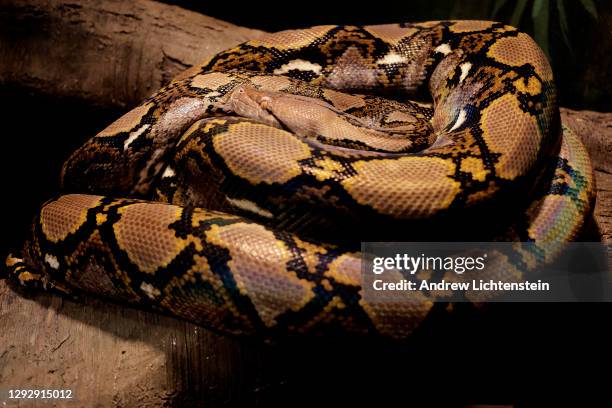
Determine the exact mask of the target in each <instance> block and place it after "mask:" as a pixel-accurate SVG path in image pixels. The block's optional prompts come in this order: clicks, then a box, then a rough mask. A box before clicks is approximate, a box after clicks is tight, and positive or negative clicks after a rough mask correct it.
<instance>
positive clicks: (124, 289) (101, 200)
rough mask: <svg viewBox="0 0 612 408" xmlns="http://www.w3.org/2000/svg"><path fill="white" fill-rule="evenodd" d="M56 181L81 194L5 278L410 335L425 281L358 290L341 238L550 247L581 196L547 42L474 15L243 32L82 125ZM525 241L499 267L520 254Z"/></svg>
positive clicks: (583, 187)
mask: <svg viewBox="0 0 612 408" xmlns="http://www.w3.org/2000/svg"><path fill="white" fill-rule="evenodd" d="M239 89H246V90H251V91H249V92H250V93H249V92H246V93H245V94H240V95H237V94H236V93H237V92H238V90H239ZM253 95H255V96H253ZM409 97H411V98H414V99H416V100H418V101H409V100H407V98H409ZM277 101H282V104H280V105H275V103H276V102H277ZM419 101H420V102H419ZM423 101H429V102H423ZM311 106H312V107H316V109H315V108H312V110H311V109H310V107H311ZM243 111H244V112H246V113H248V114H240V115H238V114H237V113H238V112H243ZM311 111H312V112H318V113H309V112H311ZM321 112H322V113H321ZM330 112H333V113H334V115H330ZM293 113H299V114H300V115H301V116H300V117H299V118H297V117H294V116H292V114H293ZM309 115H310V116H309ZM317 115H325V117H326V118H327V119H325V120H323V119H321V120H319V121H317V118H321V117H322V116H317ZM300 118H301V119H305V120H306V122H300V120H301V119H300ZM302 123H308V125H304V126H305V127H308V128H304V129H301V128H300V126H301V125H302ZM313 123H314V124H315V125H316V126H313ZM292 129H293V130H292ZM295 129H297V130H298V131H294V130H295ZM313 129H315V130H313ZM347 129H355V131H354V133H353V131H349V130H347ZM372 129H374V130H375V131H373V130H372ZM364 135H365V136H364ZM372 135H373V136H372ZM380 135H383V137H386V138H388V139H385V140H384V142H385V143H386V144H385V143H382V144H380V143H379V140H377V139H376V137H378V136H380ZM370 136H372V137H370ZM394 138H397V140H398V141H399V142H397V143H396V140H395V139H394ZM404 139H405V140H406V144H405V147H403V146H402V145H401V143H403V141H402V140H404ZM389 146H390V148H389ZM397 146H400V147H397ZM393 149H395V150H393ZM62 185H63V190H64V191H63V192H64V193H78V194H67V195H63V196H60V197H59V198H57V199H55V200H52V201H50V202H49V203H47V204H46V205H45V206H44V207H43V209H42V210H41V214H40V216H39V217H38V218H37V221H36V223H35V225H34V229H33V237H32V239H31V240H30V241H29V243H28V244H26V247H25V249H24V253H23V256H22V257H12V256H11V257H9V258H8V259H7V267H8V270H9V272H10V275H11V276H12V277H13V278H14V279H16V280H18V281H20V282H21V283H22V284H25V285H28V284H30V285H32V286H40V284H41V283H44V284H46V283H49V284H50V285H55V286H56V287H60V288H67V289H66V290H68V291H70V290H85V291H88V292H92V293H96V294H100V295H103V296H107V297H111V298H114V299H118V300H122V301H126V302H131V303H135V304H139V305H144V306H148V307H152V308H154V309H157V310H162V311H165V312H169V313H172V314H174V315H177V316H180V317H182V318H185V319H188V320H190V321H194V322H197V323H199V324H204V325H207V326H209V327H212V328H216V329H219V330H222V331H225V332H230V333H237V334H259V335H263V336H267V337H270V336H282V335H286V334H298V333H300V334H301V333H331V332H338V333H351V334H370V335H383V336H388V337H392V338H405V337H407V336H408V335H409V334H410V333H411V332H412V331H413V330H414V329H415V328H417V327H418V326H419V324H420V323H421V322H422V321H423V320H424V319H426V318H427V317H428V316H431V315H432V313H435V311H436V310H438V308H437V307H434V306H433V302H432V300H433V299H431V298H426V297H424V298H423V299H421V301H420V302H414V300H413V299H405V300H402V299H399V300H398V301H395V302H393V303H392V304H378V303H375V302H367V301H366V300H365V299H364V297H363V289H362V287H361V281H360V279H361V277H360V274H361V260H360V254H359V253H358V252H357V251H355V248H356V247H358V245H356V244H358V243H359V241H361V240H365V239H368V238H371V237H372V236H375V237H376V235H370V233H372V232H377V233H379V234H382V236H383V237H387V238H386V239H389V237H393V239H395V240H402V239H403V240H406V239H407V237H410V239H415V238H416V239H419V237H420V238H422V239H424V238H423V237H425V238H426V239H429V240H431V239H432V238H433V239H444V238H448V237H449V236H450V237H454V238H455V239H457V238H458V239H462V238H463V239H466V237H468V236H469V237H470V239H472V240H473V239H481V240H482V239H490V238H492V237H495V238H496V239H520V240H527V241H535V243H536V244H537V245H536V247H537V248H538V251H539V253H538V254H535V255H533V254H532V255H533V257H534V258H537V259H540V260H542V259H543V260H546V259H550V258H551V257H553V256H554V254H555V253H557V252H558V251H559V250H560V248H562V246H563V243H564V242H567V241H570V240H573V239H575V238H576V236H577V234H578V232H579V230H580V228H581V227H582V225H583V223H584V220H585V217H586V216H587V214H588V212H589V211H590V208H591V203H592V200H593V176H592V171H591V165H590V162H589V159H588V155H587V153H586V150H585V148H584V146H582V144H581V143H580V141H579V140H578V138H577V137H576V136H575V135H573V134H572V133H571V132H570V131H569V130H567V129H565V130H562V128H561V124H560V118H559V110H558V107H557V101H556V91H555V86H554V82H553V76H552V71H551V69H550V66H549V64H548V61H547V60H546V58H545V56H544V54H543V53H542V51H541V50H540V49H539V48H538V47H537V45H536V44H535V43H534V41H533V40H532V39H531V38H530V37H529V36H527V35H525V34H523V33H520V32H519V31H517V30H516V29H514V28H512V27H508V26H505V25H503V24H500V23H495V22H483V21H436V22H426V23H418V24H410V23H405V24H389V25H381V26H365V27H358V26H321V27H313V28H309V29H303V30H289V31H284V32H279V33H275V34H269V35H266V36H264V37H262V38H260V39H258V40H254V41H250V42H247V43H244V44H242V45H239V46H238V47H236V48H233V49H230V50H227V51H224V52H221V53H219V54H217V55H216V56H214V57H213V58H211V59H209V60H208V61H206V62H205V63H203V64H202V65H200V66H198V67H194V68H191V69H189V70H188V71H186V73H184V74H182V75H180V77H179V78H177V79H176V80H175V81H174V82H172V83H171V84H169V85H168V86H166V87H164V88H163V89H161V90H160V91H158V92H157V93H156V94H154V95H153V96H151V97H150V98H148V99H147V100H145V101H144V102H143V103H142V104H141V105H140V106H138V107H137V108H135V109H133V110H132V111H130V112H129V113H127V114H126V115H124V116H123V117H122V118H120V119H119V120H117V121H116V122H114V123H113V124H111V125H110V126H109V127H107V128H106V129H104V130H103V131H102V132H100V133H99V134H98V135H96V136H95V137H93V138H92V139H90V140H89V141H88V142H87V143H85V144H84V145H83V146H82V147H81V148H79V149H78V150H77V151H76V152H75V153H74V154H73V155H72V156H71V157H70V158H69V159H68V160H67V162H66V163H65V165H64V168H63V172H62ZM90 194H95V195H90ZM109 197H126V198H109ZM204 208H206V209H204ZM228 211H231V212H236V213H237V214H239V215H230V214H229V213H228ZM487 217H488V218H487ZM493 224H496V225H498V228H497V229H496V230H491V225H493ZM332 226H335V227H332ZM310 227H312V228H310ZM349 227H350V228H349ZM487 231H488V234H486V232H487ZM409 233H410V234H411V235H409ZM425 234H429V235H425ZM453 234H454V235H453ZM306 237H307V238H306ZM313 237H314V238H316V240H313V239H312V238H313ZM377 237H378V238H380V237H381V235H378V236H377ZM485 237H486V238H485ZM383 239H385V238H383ZM321 242H327V243H321ZM532 255H530V256H532ZM523 256H524V254H517V259H518V261H517V263H516V264H515V265H513V267H512V268H510V269H509V270H512V271H513V273H514V274H515V275H517V274H518V275H520V274H521V273H527V272H529V270H530V268H532V267H533V262H531V261H529V262H528V260H524V259H523V258H522V257H523Z"/></svg>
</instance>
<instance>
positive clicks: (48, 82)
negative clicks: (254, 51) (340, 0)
mask: <svg viewBox="0 0 612 408" xmlns="http://www.w3.org/2000/svg"><path fill="white" fill-rule="evenodd" d="M260 35H262V32H261V31H258V30H251V29H248V28H243V27H238V26H235V25H233V24H230V23H226V22H224V21H220V20H217V19H215V18H211V17H208V16H204V15H201V14H198V13H194V12H191V11H188V10H185V9H182V8H180V7H176V6H169V5H166V4H162V3H158V2H154V1H148V0H135V1H121V0H114V1H103V0H67V1H62V0H37V1H32V0H4V1H2V2H0V61H2V63H1V64H0V85H4V86H7V85H16V86H20V87H26V88H30V89H32V90H35V91H36V92H38V93H45V94H50V95H53V96H55V97H58V98H60V97H65V98H76V99H78V100H83V101H87V102H89V103H95V104H96V105H99V106H103V107H131V106H134V105H136V104H138V103H140V101H142V99H144V98H145V97H146V96H148V95H149V94H151V93H152V92H154V91H156V90H157V89H159V88H160V87H161V86H162V85H163V84H165V83H167V82H168V81H169V80H170V79H171V78H172V77H174V76H175V75H176V74H177V73H179V72H181V71H183V70H184V69H186V68H188V67H190V66H192V65H194V64H196V63H198V62H201V61H203V60H204V59H205V58H207V57H209V56H211V55H214V54H215V53H217V52H219V51H222V50H224V49H227V48H231V47H233V46H235V45H237V44H239V43H241V42H244V41H246V40H248V39H251V38H256V37H258V36H260Z"/></svg>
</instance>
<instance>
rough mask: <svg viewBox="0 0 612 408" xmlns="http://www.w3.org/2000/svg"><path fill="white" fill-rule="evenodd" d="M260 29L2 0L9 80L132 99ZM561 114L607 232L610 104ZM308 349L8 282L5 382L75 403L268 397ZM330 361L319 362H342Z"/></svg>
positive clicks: (194, 17) (0, 292)
mask: <svg viewBox="0 0 612 408" xmlns="http://www.w3.org/2000/svg"><path fill="white" fill-rule="evenodd" d="M259 34H260V32H258V31H254V30H248V29H243V28H239V27H235V26H232V25H230V24H227V23H224V22H221V21H218V20H215V19H211V18H208V17H205V16H201V15H198V14H194V13H190V12H187V11H185V10H182V9H179V8H177V7H169V6H165V5H161V4H158V3H154V2H149V1H144V0H138V1H134V2H120V1H116V2H103V1H94V0H74V1H70V2H67V1H49V2H45V1H36V2H31V1H16V0H11V1H4V2H2V5H1V6H0V60H2V61H3V63H2V64H1V65H0V84H4V85H7V84H10V85H19V86H21V87H26V88H32V89H35V90H37V91H38V92H45V93H49V94H53V95H56V96H58V97H71V98H78V99H81V100H85V101H88V102H95V103H96V104H99V105H104V106H114V107H117V106H130V105H133V104H135V103H137V102H138V101H139V100H140V99H142V97H143V96H145V95H146V94H149V93H151V92H152V91H154V90H155V89H156V88H158V87H159V86H160V85H161V84H162V83H164V82H165V81H167V80H168V79H169V78H170V77H171V76H173V75H174V74H175V73H177V72H178V71H180V70H181V69H183V68H185V67H188V66H190V65H192V64H194V63H196V62H198V61H199V60H201V59H202V58H204V57H205V56H206V55H210V54H213V53H214V52H216V51H219V50H221V49H224V48H227V47H229V46H231V45H234V44H237V43H239V42H241V41H244V40H245V39H247V38H249V37H255V36H257V35H259ZM562 115H563V119H564V121H565V122H566V123H567V124H568V125H569V126H570V127H571V128H573V129H574V130H575V131H576V132H577V133H578V134H579V135H580V136H581V137H582V138H583V140H584V141H585V143H586V144H587V146H588V147H589V150H590V152H591V155H592V158H593V161H594V164H595V169H596V178H597V183H598V186H597V188H598V193H597V195H598V201H597V206H596V209H595V215H594V219H595V222H596V225H597V228H598V231H599V232H598V233H599V235H600V236H601V237H602V239H607V240H609V239H611V238H612V169H611V166H612V162H611V161H610V151H611V150H612V114H610V113H608V114H603V113H596V112H586V111H583V112H579V111H572V110H568V109H564V110H563V111H562ZM301 351H302V350H299V349H298V350H296V349H277V348H273V347H270V346H267V345H263V344H257V343H249V342H244V341H238V340H235V339H231V338H228V337H224V336H220V335H217V334H215V333H212V332H210V331H208V330H205V329H202V328H200V327H197V326H195V325H192V324H189V323H186V322H183V321H180V320H177V319H172V318H169V317H165V316H160V315H157V314H154V313H149V312H145V311H141V310H137V309H133V308H128V307H124V306H122V305H116V304H112V303H107V302H104V301H101V300H97V299H91V298H84V299H81V301H80V302H75V301H72V300H69V299H64V298H60V297H58V296H53V295H50V294H47V293H35V294H28V293H22V292H21V291H20V290H16V289H15V288H13V287H11V286H9V285H7V283H6V282H4V281H0V388H7V387H11V386H12V387H19V388H32V387H45V388H71V389H73V390H74V391H75V396H76V402H75V403H73V404H70V405H69V406H75V407H76V406H83V407H91V406H103V407H108V406H115V407H119V406H128V407H129V406H141V407H148V406H151V407H152V406H195V405H198V406H209V405H211V406H218V405H231V406H235V405H239V404H241V403H242V404H246V405H250V406H252V405H256V404H257V403H258V402H260V403H261V402H262V401H263V403H264V404H265V403H267V402H269V401H270V395H275V394H282V393H283V392H284V389H285V387H286V384H287V381H289V382H291V381H293V379H292V378H289V377H288V374H287V370H295V371H298V370H299V367H298V368H290V367H291V366H292V365H293V364H292V361H293V359H295V356H296V353H300V352H301ZM357 358H359V356H358V357H357ZM324 364H326V361H325V360H323V361H322V363H321V366H320V368H319V369H320V370H329V369H336V368H337V367H334V366H330V367H325V366H324ZM364 375H365V374H364ZM313 381H316V379H313ZM307 388H308V386H306V387H304V389H307ZM347 391H348V392H351V391H352V392H355V390H347ZM393 391H394V390H393ZM290 397H291V398H293V399H294V400H295V399H299V398H300V396H297V395H291V396H290ZM195 401H198V403H197V404H196V402H195ZM39 405H40V406H47V405H48V404H46V403H40V404H39ZM58 405H59V406H61V405H62V404H58Z"/></svg>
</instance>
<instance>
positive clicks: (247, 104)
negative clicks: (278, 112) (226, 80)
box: [223, 85, 282, 128]
mask: <svg viewBox="0 0 612 408" xmlns="http://www.w3.org/2000/svg"><path fill="white" fill-rule="evenodd" d="M271 103H272V98H271V97H270V96H269V95H267V93H266V92H263V91H259V90H257V89H255V88H254V87H252V86H249V85H238V86H237V87H236V88H234V90H232V91H231V92H230V93H229V94H228V97H227V99H226V101H225V104H224V107H223V110H225V111H226V112H233V113H235V114H236V115H238V116H242V117H245V118H249V119H254V120H256V121H258V122H262V123H265V124H266V125H270V126H274V127H276V128H282V126H281V124H280V122H279V121H278V120H277V119H276V118H275V117H274V115H272V114H271V113H270V111H269V108H270V105H271Z"/></svg>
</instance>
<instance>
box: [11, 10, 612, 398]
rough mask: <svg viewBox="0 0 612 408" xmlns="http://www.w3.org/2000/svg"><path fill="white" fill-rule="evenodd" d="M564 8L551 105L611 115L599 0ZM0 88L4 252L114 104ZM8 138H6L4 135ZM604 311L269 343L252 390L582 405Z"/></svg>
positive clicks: (258, 23)
mask: <svg viewBox="0 0 612 408" xmlns="http://www.w3.org/2000/svg"><path fill="white" fill-rule="evenodd" d="M171 3H173V4H178V5H181V6H183V7H185V8H189V9H192V10H194V11H198V12H202V13H204V14H207V15H210V16H213V17H217V18H220V19H223V20H227V21H230V22H233V23H235V24H239V25H245V26H249V27H252V28H259V29H262V30H266V31H275V30H280V29H286V28H293V27H304V26H309V25H316V24H326V23H332V24H373V23H385V22H399V21H424V20H430V19H445V18H470V19H483V18H484V19H491V18H494V19H497V20H503V21H510V19H511V16H512V14H513V12H514V7H515V5H516V4H517V2H514V1H508V2H506V3H505V4H504V5H503V6H502V7H501V8H500V9H499V11H498V14H497V15H496V16H495V17H493V16H492V15H491V13H492V8H493V6H494V3H495V2H493V1H484V0H476V1H457V2H450V1H441V0H428V1H422V0H418V1H402V2H398V1H375V2H372V3H371V4H367V3H365V2H357V1H353V2H332V1H320V0H311V1H308V2H298V1H283V2H281V1H277V0H270V1H257V2H240V3H238V2H228V1H225V2H212V1H207V2H201V1H198V0H184V1H180V0H176V1H171ZM527 3H528V4H527V8H526V11H525V12H524V13H523V15H522V17H521V19H520V26H521V28H522V29H523V30H525V31H528V32H530V33H534V28H535V27H534V21H533V19H532V18H531V13H530V9H529V8H530V7H531V6H532V5H533V3H534V2H533V1H528V2H527ZM565 3H566V6H567V7H566V8H567V14H568V16H569V18H568V23H569V24H568V25H569V44H570V47H568V44H567V43H566V41H565V40H564V39H563V35H562V32H561V28H560V24H559V23H558V10H557V9H556V8H555V4H556V2H555V1H550V9H551V12H550V17H549V21H550V30H549V32H550V35H549V42H548V49H549V53H550V56H551V58H552V62H553V66H554V70H555V75H556V77H557V82H558V84H559V88H560V96H561V104H562V105H563V106H567V107H571V108H575V109H593V110H601V111H610V110H612V103H611V100H610V97H611V96H612V92H611V89H612V85H611V83H610V78H609V69H610V68H609V67H610V62H611V58H612V47H611V42H612V35H611V32H610V30H611V27H610V22H611V18H612V17H611V16H612V11H611V7H610V6H611V4H612V2H610V1H596V2H595V3H596V6H597V11H598V18H597V19H594V18H593V17H592V16H591V15H590V14H589V13H588V11H586V10H585V9H584V7H583V6H582V2H581V1H579V0H566V1H565ZM0 63H1V62H0ZM0 96H1V97H2V101H3V108H2V109H3V113H2V115H1V117H2V122H3V125H4V126H3V132H2V133H3V138H4V139H5V140H9V142H7V143H6V144H5V148H4V149H3V154H2V157H3V160H2V168H1V171H2V173H3V174H4V176H3V180H4V181H5V183H4V187H3V188H4V194H3V200H4V201H11V203H12V204H11V207H12V208H13V209H14V208H15V207H16V205H15V204H14V203H15V202H18V204H17V207H18V208H19V211H17V212H15V211H12V212H10V213H8V214H5V217H4V220H3V221H4V222H3V226H2V228H3V229H4V232H3V233H2V234H1V235H0V239H1V240H2V242H1V246H0V249H1V250H2V254H4V253H6V250H7V249H8V248H9V247H14V246H16V245H17V244H18V243H19V242H21V241H22V239H23V238H24V236H25V233H26V231H27V230H28V225H29V221H30V219H31V217H32V215H33V214H34V213H35V212H36V211H37V210H38V207H39V205H40V203H41V202H42V201H44V200H45V199H47V198H49V197H51V196H52V195H53V194H54V193H55V192H56V191H57V189H58V175H59V171H60V166H61V160H58V159H57V158H59V157H61V158H64V157H66V156H67V154H68V152H69V151H72V150H74V148H76V147H77V146H78V145H79V144H80V143H81V142H82V140H83V139H84V137H85V136H84V135H93V134H95V133H96V132H97V131H99V130H100V129H102V128H103V127H105V126H106V125H107V124H108V123H109V122H111V121H112V120H113V119H115V118H117V117H118V116H119V115H120V113H121V112H118V111H114V110H104V109H100V108H99V107H93V106H87V105H83V104H82V103H81V102H78V101H70V100H62V101H56V100H54V99H53V98H51V97H48V96H40V95H36V94H31V93H28V92H26V91H24V90H22V89H7V88H0ZM26 137H27V138H30V139H28V140H30V141H28V140H25V138H26ZM16 139H19V142H14V141H13V142H11V141H10V140H16ZM60 140H61V142H58V141H60ZM610 312H612V308H611V307H610V305H608V304H507V305H494V306H493V307H492V308H491V309H490V310H488V311H487V312H485V313H482V314H473V313H466V314H459V316H458V318H457V319H456V320H454V321H449V322H442V323H441V324H439V325H438V326H437V327H434V328H429V329H427V330H426V331H425V333H424V334H422V335H418V336H416V337H415V339H414V340H413V341H412V342H411V344H410V345H409V346H408V347H403V348H397V347H394V346H389V345H377V346H374V347H372V346H367V345H363V346H362V345H361V344H357V343H346V344H342V343H338V342H336V343H332V344H329V345H326V344H320V343H317V344H310V343H309V342H303V343H301V344H297V345H296V344H292V345H287V346H282V347H284V349H283V348H281V349H282V350H283V351H282V352H277V351H275V350H274V349H273V348H272V349H271V351H270V352H269V354H271V355H272V356H274V355H276V356H278V355H289V356H295V357H294V358H292V361H275V360H274V358H275V357H271V361H273V364H275V365H279V366H281V367H282V369H283V370H286V372H287V373H288V374H287V378H288V382H287V383H286V384H284V385H283V384H281V385H279V386H278V389H276V390H263V391H262V395H264V396H266V397H265V398H264V401H270V402H272V403H278V402H279V401H280V404H279V405H283V406H285V405H288V406H293V405H302V404H305V403H309V404H316V405H321V406H329V405H331V403H334V402H335V403H338V404H339V405H341V406H344V405H349V404H353V405H355V404H358V403H360V402H361V403H370V404H371V405H376V406H387V405H391V406H408V405H410V404H409V403H408V402H409V401H410V402H414V401H415V400H416V401H420V403H418V404H417V406H423V405H427V406H439V405H440V404H443V405H444V406H464V405H465V404H471V403H495V404H508V403H512V404H515V405H517V406H553V405H561V406H563V405H567V404H570V403H572V405H576V406H606V405H605V404H603V405H601V404H595V403H592V402H591V401H590V400H591V399H599V398H601V397H606V398H608V397H609V393H610V385H609V384H608V382H609V379H610V367H611V366H610V348H611V347H612V336H611V335H610V331H609V321H610ZM287 348H289V350H290V351H289V352H287ZM246 369H247V368H245V370H246ZM534 395H535V399H534ZM243 397H244V396H243ZM237 398H238V400H241V398H240V396H238V397H237ZM249 398H250V397H246V398H245V399H246V400H247V401H248V400H249ZM266 398H267V399H266ZM535 401H537V403H536V402H535ZM608 401H609V399H608ZM451 402H454V403H451ZM607 406H610V405H607Z"/></svg>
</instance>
